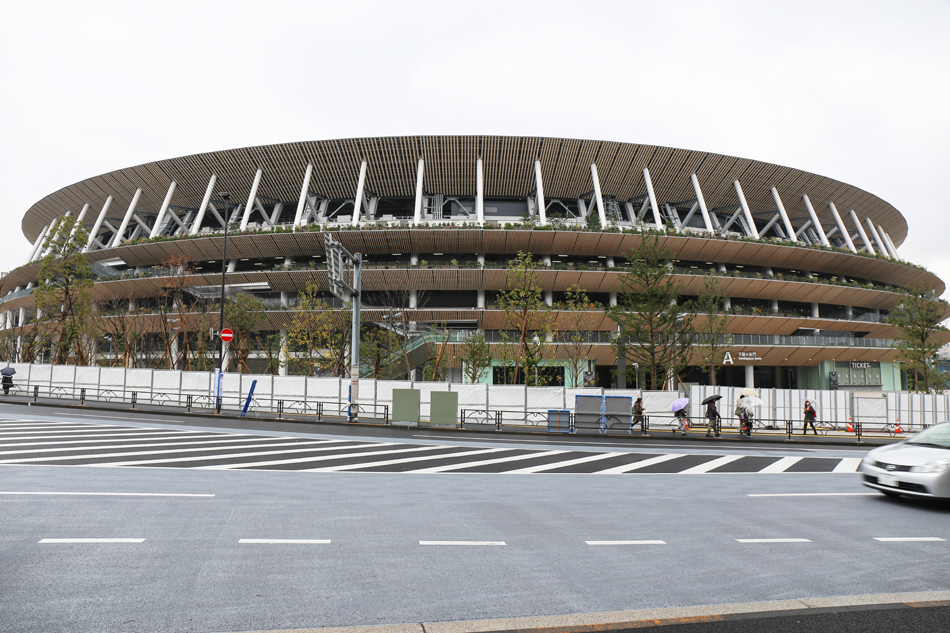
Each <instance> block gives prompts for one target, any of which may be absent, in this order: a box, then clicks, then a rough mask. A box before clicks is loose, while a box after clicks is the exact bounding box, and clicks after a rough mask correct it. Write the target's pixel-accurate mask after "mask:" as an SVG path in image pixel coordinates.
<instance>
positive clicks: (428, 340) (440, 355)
mask: <svg viewBox="0 0 950 633" xmlns="http://www.w3.org/2000/svg"><path fill="white" fill-rule="evenodd" d="M451 334H452V330H450V329H449V328H447V327H445V324H444V323H435V324H433V325H432V326H431V327H430V328H429V331H428V332H426V333H425V334H423V336H422V342H423V344H424V345H425V348H426V353H427V354H428V355H429V360H427V361H426V363H425V365H424V366H423V368H422V379H423V380H431V381H439V380H445V374H446V371H447V370H448V365H449V363H450V362H451V361H452V356H453V354H452V352H451V350H450V348H449V336H450V335H451Z"/></svg>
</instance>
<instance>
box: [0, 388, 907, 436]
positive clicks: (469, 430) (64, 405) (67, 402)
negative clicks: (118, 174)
mask: <svg viewBox="0 0 950 633" xmlns="http://www.w3.org/2000/svg"><path fill="white" fill-rule="evenodd" d="M0 404H13V405H21V406H23V407H27V406H29V407H31V408H32V407H42V408H47V407H48V408H55V409H71V410H86V411H107V412H112V413H125V414H131V415H136V414H143V413H144V414H150V415H161V416H175V417H178V418H187V419H188V420H189V421H190V422H189V423H190V424H193V425H195V426H202V424H208V425H209V426H222V424H221V423H222V422H224V421H226V420H230V421H235V422H237V421H240V424H231V425H228V426H230V427H232V428H233V427H238V428H241V429H254V428H261V429H267V430H286V431H298V432H308V431H309V432H313V427H314V426H319V425H328V426H349V427H361V428H363V429H367V428H371V427H379V428H381V429H382V428H388V429H399V428H402V429H407V428H425V429H426V430H427V431H429V432H439V433H445V434H446V435H447V436H448V435H458V436H465V435H477V434H490V435H498V434H499V433H504V434H509V435H530V436H535V437H538V436H544V437H547V438H548V439H549V440H550V441H552V442H557V441H558V438H561V437H564V438H571V437H584V438H605V439H606V438H609V439H610V440H611V441H618V440H625V441H629V442H630V443H631V444H638V443H650V442H655V441H658V440H662V441H665V442H670V441H675V442H680V441H682V442H700V443H703V444H709V445H710V446H712V445H715V444H722V443H728V444H729V445H730V446H737V445H743V444H747V445H748V444H771V445H777V444H781V445H819V446H867V447H875V446H882V445H885V444H892V443H896V442H899V441H901V440H903V439H905V437H910V436H911V435H912V434H911V433H908V434H906V435H897V436H896V437H890V436H888V435H884V434H881V435H870V436H868V435H862V437H861V440H860V442H859V441H858V438H857V437H856V435H855V434H854V433H846V432H843V431H829V432H828V433H827V434H825V435H811V434H809V435H803V434H802V433H801V430H800V429H796V430H795V431H796V432H795V433H793V434H792V435H791V437H789V436H788V434H787V433H786V431H785V430H784V429H775V430H770V429H756V430H754V431H753V433H752V436H751V437H743V436H740V435H739V434H738V432H737V431H736V430H735V429H730V428H723V430H722V436H721V437H718V438H717V437H710V438H707V437H706V429H705V427H698V428H696V429H692V430H690V431H689V433H688V434H687V435H685V436H684V435H682V434H681V433H672V432H671V428H670V427H667V426H663V427H659V428H656V427H651V428H650V429H649V432H648V433H646V434H645V433H642V432H641V431H640V430H639V428H636V429H634V430H633V432H632V434H631V433H628V432H625V431H618V430H611V431H609V432H608V433H606V434H601V433H598V432H596V431H582V432H575V433H571V434H564V433H549V432H548V431H547V427H546V426H522V425H507V424H506V425H502V427H501V430H498V429H497V428H496V427H495V425H494V424H480V423H470V422H466V423H465V425H464V428H459V426H443V425H430V424H428V423H426V422H423V423H420V424H419V425H418V427H416V425H409V424H406V423H399V422H394V423H393V422H391V423H390V424H384V422H383V420H381V419H373V418H362V419H360V421H359V422H355V423H354V422H348V421H347V419H346V418H345V417H341V416H326V415H324V416H322V417H320V418H319V419H318V418H317V417H316V416H315V415H314V414H301V413H293V412H284V413H282V414H277V413H271V412H258V411H254V412H248V414H247V416H245V417H241V415H240V412H238V411H235V410H227V409H225V410H224V411H223V412H222V413H221V414H216V413H214V412H213V410H211V409H204V408H192V410H191V411H190V412H189V411H187V410H186V409H185V407H179V406H170V405H154V404H136V405H135V407H134V408H133V407H132V405H131V404H130V403H128V402H106V401H95V402H91V401H88V400H87V401H86V404H84V405H82V404H80V403H79V401H77V400H73V399H67V398H50V397H40V398H38V399H36V401H34V399H33V398H32V397H26V396H15V395H8V396H0ZM213 421H217V423H214V422H213Z"/></svg>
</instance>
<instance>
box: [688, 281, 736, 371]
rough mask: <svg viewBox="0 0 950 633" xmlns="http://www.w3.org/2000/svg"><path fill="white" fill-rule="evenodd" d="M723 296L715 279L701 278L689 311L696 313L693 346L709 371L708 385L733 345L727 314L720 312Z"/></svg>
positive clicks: (720, 287)
mask: <svg viewBox="0 0 950 633" xmlns="http://www.w3.org/2000/svg"><path fill="white" fill-rule="evenodd" d="M723 302H724V295H723V292H722V286H721V285H720V283H719V280H718V279H714V278H712V277H708V278H706V279H705V280H704V281H703V286H702V288H701V289H700V291H699V296H698V297H697V298H696V301H694V302H693V303H692V305H691V306H690V310H692V311H693V312H694V313H696V316H697V319H696V320H697V323H698V325H697V327H696V341H695V345H694V347H695V349H696V353H697V356H698V357H699V360H700V364H701V365H702V366H703V367H705V368H706V371H707V372H708V373H709V384H710V385H715V384H716V370H717V369H718V368H719V366H720V365H721V364H722V358H723V355H724V353H725V351H726V348H727V347H729V346H730V345H731V344H732V334H730V332H729V315H728V314H725V313H723V311H722V306H723Z"/></svg>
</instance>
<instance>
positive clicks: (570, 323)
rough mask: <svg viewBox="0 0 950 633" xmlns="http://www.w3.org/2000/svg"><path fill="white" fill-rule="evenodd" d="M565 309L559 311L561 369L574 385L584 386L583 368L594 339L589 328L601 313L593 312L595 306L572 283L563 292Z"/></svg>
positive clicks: (585, 365) (596, 321)
mask: <svg viewBox="0 0 950 633" xmlns="http://www.w3.org/2000/svg"><path fill="white" fill-rule="evenodd" d="M564 307H565V308H566V309H567V310H566V312H564V313H562V314H561V315H560V318H559V319H558V325H559V328H560V332H559V337H558V338H559V339H560V341H561V344H560V346H559V347H560V348H561V350H562V352H563V354H564V356H565V358H566V362H565V369H566V370H567V375H568V377H569V378H571V382H572V383H573V385H574V386H575V387H582V386H584V372H586V371H587V367H588V360H589V359H590V357H591V355H592V352H593V349H594V342H593V341H592V340H591V334H593V333H594V332H593V329H594V327H596V326H597V325H599V324H600V321H601V319H602V318H603V316H602V314H599V313H597V312H594V311H593V310H595V308H596V306H595V305H594V303H593V302H592V301H591V300H590V298H588V296H587V293H586V292H585V291H584V290H582V289H581V287H580V286H578V285H577V284H574V285H573V286H571V287H570V288H568V289H567V291H566V292H565V293H564Z"/></svg>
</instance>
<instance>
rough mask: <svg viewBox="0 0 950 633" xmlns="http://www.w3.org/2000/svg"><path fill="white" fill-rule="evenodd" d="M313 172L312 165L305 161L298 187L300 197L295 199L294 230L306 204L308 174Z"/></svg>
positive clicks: (308, 182) (308, 185) (298, 224)
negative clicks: (301, 179) (301, 180)
mask: <svg viewBox="0 0 950 633" xmlns="http://www.w3.org/2000/svg"><path fill="white" fill-rule="evenodd" d="M311 174H313V165H311V164H310V163H307V171H305V172H304V174H303V185H301V187H300V199H299V200H297V212H296V213H295V214H294V231H296V230H297V227H298V226H300V220H301V218H303V208H304V207H305V206H306V205H307V191H308V190H309V189H310V176H311Z"/></svg>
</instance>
